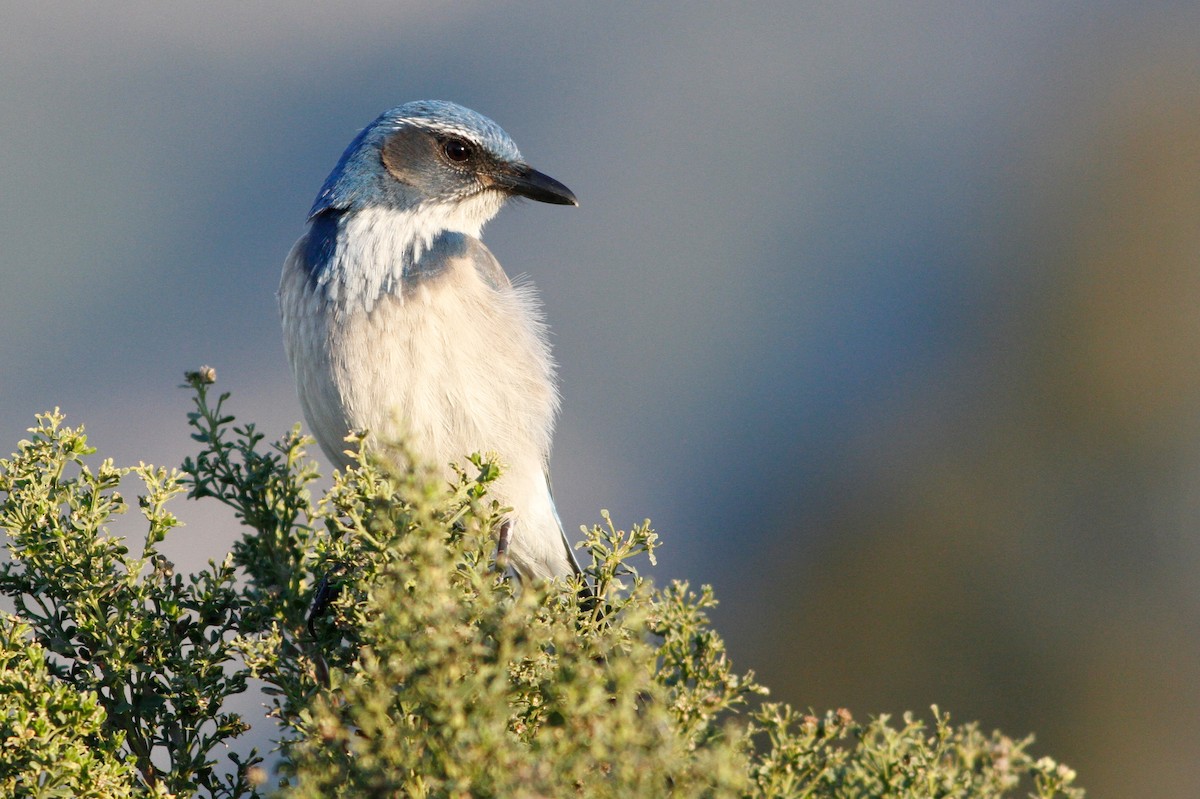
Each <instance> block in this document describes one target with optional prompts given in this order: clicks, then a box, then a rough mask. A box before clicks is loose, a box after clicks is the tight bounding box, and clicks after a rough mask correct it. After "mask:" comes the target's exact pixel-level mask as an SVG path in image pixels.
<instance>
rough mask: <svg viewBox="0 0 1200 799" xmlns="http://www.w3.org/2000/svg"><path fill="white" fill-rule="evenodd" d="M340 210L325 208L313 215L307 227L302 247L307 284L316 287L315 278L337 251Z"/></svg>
mask: <svg viewBox="0 0 1200 799" xmlns="http://www.w3.org/2000/svg"><path fill="white" fill-rule="evenodd" d="M341 219H342V212H341V211H337V210H334V209H332V208H330V209H326V210H324V211H322V212H320V213H318V214H317V215H316V216H314V217H313V219H312V222H311V223H310V224H309V227H308V242H307V243H306V244H305V247H304V265H305V268H307V269H308V280H309V284H310V285H311V286H313V287H314V288H315V287H316V284H317V278H319V277H320V276H321V273H322V272H324V271H325V268H326V267H327V266H328V265H329V262H330V261H332V260H333V256H334V253H335V252H336V251H337V237H338V229H339V228H340V227H341V225H340V222H341Z"/></svg>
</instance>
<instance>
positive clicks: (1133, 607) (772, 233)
mask: <svg viewBox="0 0 1200 799" xmlns="http://www.w3.org/2000/svg"><path fill="white" fill-rule="evenodd" d="M1197 31H1200V12H1198V11H1197V9H1196V6H1195V5H1194V4H1171V3H1157V4H1146V3H1135V2H1059V3H1031V2H1013V3H1004V4H960V3H913V4H908V3H906V4H900V3H856V4H849V3H847V4H841V3H811V2H786V3H755V4H739V5H736V6H735V5H734V4H706V3H674V4H671V3H653V4H645V5H638V6H635V5H633V4H622V5H618V4H610V3H557V2H546V3H500V4H474V3H472V4H466V3H461V4H430V3H405V2H395V0H389V1H388V2H358V3H339V4H312V5H309V6H306V5H304V4H301V3H284V2H259V3H253V4H246V3H231V2H210V3H205V4H202V5H201V4H193V5H189V6H183V5H178V4H176V5H163V4H160V3H154V2H126V3H121V4H115V3H94V4H88V5H83V4H55V5H51V4H48V3H46V4H16V3H9V4H7V7H6V8H5V9H4V11H3V18H2V24H0V74H2V75H3V79H2V80H0V279H2V283H0V336H2V337H0V341H2V344H0V441H2V442H7V443H3V444H2V446H0V449H3V450H4V451H5V452H8V451H11V450H12V449H13V448H14V447H15V445H16V442H17V440H18V439H19V438H20V437H21V436H22V435H23V434H24V429H25V428H26V427H28V426H29V425H30V424H32V423H33V414H34V413H35V412H38V411H41V410H44V409H49V408H52V407H54V406H56V405H60V406H62V407H63V409H64V410H65V411H67V413H68V414H69V418H70V420H71V421H72V422H74V423H84V424H86V425H87V427H88V429H89V430H90V431H91V436H92V441H93V443H94V444H96V445H97V446H99V447H100V448H101V451H102V453H103V454H106V455H110V456H112V457H114V458H116V459H117V461H118V462H120V463H125V464H129V463H135V462H136V461H137V460H139V459H142V460H147V461H152V462H155V463H160V464H167V465H171V464H178V463H179V462H180V461H181V460H182V458H183V457H184V456H185V455H186V454H188V453H189V452H191V451H192V442H190V441H189V439H188V436H187V430H186V428H185V424H184V415H185V413H186V412H187V410H188V408H189V406H188V399H187V396H186V394H185V393H184V392H182V391H179V390H178V389H177V388H176V386H177V385H178V384H179V383H180V382H181V376H182V373H183V371H184V370H185V369H188V368H194V367H196V366H199V365H200V364H202V363H207V364H212V365H214V366H216V367H217V369H218V373H219V385H220V387H222V388H223V389H225V390H229V391H232V392H233V395H234V397H233V405H232V409H233V410H234V411H235V412H236V413H237V414H238V415H239V416H240V417H241V418H242V419H244V420H253V421H255V422H257V423H258V424H259V426H260V427H261V428H262V429H263V430H265V431H266V432H268V433H269V434H270V435H272V436H274V435H278V434H280V433H282V432H283V431H285V430H287V429H288V428H289V427H290V426H291V425H292V424H293V423H294V422H295V421H297V420H298V419H299V417H300V411H299V406H298V404H297V401H296V399H295V396H294V393H293V389H292V384H291V378H290V375H289V374H288V371H287V367H286V364H285V362H284V356H283V351H282V346H281V343H280V335H279V329H278V322H277V317H276V311H275V302H274V296H273V295H274V291H275V287H276V283H277V280H278V272H279V266H280V263H281V262H282V259H283V257H284V255H285V254H286V253H287V251H288V248H289V247H290V246H291V244H292V242H293V241H294V240H295V238H296V237H297V236H299V235H300V233H301V232H302V230H303V222H304V215H305V212H306V210H307V209H308V207H309V204H310V203H311V201H312V198H313V196H314V194H315V193H316V191H317V189H318V188H319V187H320V185H321V182H322V181H323V180H324V178H325V176H326V174H327V173H328V171H329V169H330V168H331V167H332V166H333V164H334V163H335V161H336V159H337V157H338V155H339V154H340V152H341V150H342V148H343V147H344V146H345V145H346V144H347V143H348V142H349V141H350V139H351V138H352V137H353V136H354V134H355V133H356V132H357V131H358V130H359V129H360V128H361V127H362V126H363V125H365V124H367V123H368V122H369V121H370V120H371V119H373V118H374V117H375V115H376V114H378V113H379V112H380V111H382V110H383V109H385V108H387V107H390V106H392V105H396V104H399V103H401V102H404V101H406V100H412V99H419V98H443V99H450V100H454V101H457V102H460V103H462V104H464V105H467V106H470V107H472V108H475V109H476V110H478V111H481V112H482V113H484V114H487V115H489V116H491V117H492V118H494V119H495V120H497V121H498V122H499V123H500V124H501V125H502V126H503V127H504V128H505V129H506V130H507V131H508V132H509V133H510V134H511V135H512V136H513V137H514V139H515V140H516V141H517V142H518V144H519V145H520V146H521V148H522V150H523V152H524V154H525V155H526V156H527V157H528V158H529V160H530V161H531V163H533V164H534V165H535V166H537V167H538V168H539V169H541V170H543V171H545V172H547V173H549V174H551V175H553V176H554V177H556V178H558V179H559V180H561V181H563V182H564V183H566V184H567V185H568V186H570V187H571V188H572V189H573V190H574V191H575V192H576V194H577V195H578V196H579V198H580V202H581V207H580V208H579V209H577V210H576V209H563V208H552V207H547V206H540V205H536V204H532V203H529V204H524V205H519V206H516V207H512V208H509V209H507V210H505V211H504V212H503V213H502V214H501V216H500V218H499V219H497V220H496V221H495V222H494V223H492V225H491V226H490V227H489V228H488V230H487V232H486V236H485V239H486V241H487V242H488V244H489V246H490V247H491V248H492V250H493V251H494V252H495V253H496V254H497V256H498V257H499V259H500V261H501V262H502V263H504V264H505V265H506V266H507V267H508V268H509V270H510V271H511V272H514V273H526V274H528V275H529V276H530V277H531V278H532V279H533V280H534V282H535V283H536V284H537V285H538V287H539V288H540V290H541V294H542V297H543V299H544V301H545V304H546V310H547V315H548V318H549V321H550V323H551V325H552V327H553V330H554V345H555V352H556V354H557V357H558V359H559V361H560V362H561V365H562V368H561V382H562V390H563V396H564V411H563V414H562V418H561V423H560V426H559V433H558V437H557V443H556V448H555V453H554V463H553V468H554V479H555V487H556V494H557V496H558V498H559V502H560V505H561V510H562V515H563V517H564V519H565V520H566V521H567V524H568V526H569V527H571V528H573V529H574V528H576V527H577V526H578V525H579V524H582V523H592V522H594V521H596V520H597V519H598V513H599V510H600V509H601V508H608V509H610V510H611V511H612V513H613V515H614V517H615V518H616V519H617V521H618V522H622V523H626V524H627V523H630V522H635V521H638V520H640V519H642V518H643V517H646V516H649V517H651V518H652V519H653V520H654V522H655V525H656V527H657V528H658V529H659V530H660V532H661V533H662V535H663V537H664V541H665V543H664V546H663V549H662V550H661V553H660V554H661V559H660V564H659V566H658V567H657V568H656V569H655V570H654V573H655V575H656V577H657V578H658V579H661V580H667V579H672V578H683V579H688V580H691V581H692V582H693V583H695V584H699V583H711V584H712V585H713V586H714V587H715V589H716V592H717V595H718V596H719V597H720V598H722V599H723V604H722V605H721V607H720V609H719V610H718V612H717V613H716V614H715V617H716V622H717V624H718V626H719V628H720V629H721V630H722V631H723V632H724V634H725V635H726V637H727V639H728V643H729V647H730V650H731V653H732V656H733V658H734V661H735V663H736V664H738V665H739V666H740V667H742V668H753V669H755V670H756V671H757V672H758V673H759V675H760V676H761V677H762V678H763V679H764V680H765V681H766V682H768V683H769V684H770V685H771V686H772V687H773V689H774V696H775V698H778V699H782V700H787V701H790V702H793V703H795V704H798V705H800V706H802V707H807V706H813V707H815V708H818V709H823V708H829V707H836V706H846V707H849V708H850V709H851V710H852V711H853V712H855V713H856V714H858V715H860V716H866V715H868V714H877V713H884V712H889V713H898V712H900V711H902V710H904V709H909V708H911V709H916V710H922V709H924V708H926V707H927V706H928V705H929V704H930V703H933V702H937V703H939V704H940V705H941V707H942V708H943V709H948V710H950V711H951V712H952V713H953V714H954V717H955V718H956V719H957V720H959V721H965V720H969V719H979V720H981V721H982V722H983V724H984V726H986V727H995V726H998V727H1002V728H1003V729H1005V730H1006V731H1008V732H1010V733H1013V734H1023V733H1025V732H1028V731H1036V732H1037V734H1038V736H1039V743H1038V749H1039V750H1040V751H1042V752H1046V753H1050V754H1053V755H1055V756H1057V757H1061V758H1062V759H1064V760H1066V761H1067V762H1069V763H1070V764H1072V765H1073V766H1075V767H1076V768H1077V769H1078V770H1079V772H1080V779H1081V781H1082V783H1083V784H1084V785H1085V786H1087V787H1089V788H1090V789H1091V793H1090V795H1092V796H1095V797H1125V796H1146V795H1155V796H1186V795H1194V794H1195V793H1196V791H1197V790H1200V789H1198V786H1200V758H1197V757H1196V752H1197V751H1198V748H1200V679H1198V677H1200V623H1198V622H1200V572H1198V569H1200V535H1198V532H1200V530H1198V527H1200V367H1198V363H1200V313H1197V303H1198V300H1200V103H1198V102H1197V98H1198V97H1200V48H1198V47H1197V46H1196V38H1197ZM179 511H180V513H181V515H183V516H184V518H185V519H187V520H188V521H189V526H188V527H187V528H186V529H184V530H183V531H181V532H180V533H178V536H177V540H176V541H175V543H174V544H173V547H174V548H175V549H174V553H175V554H176V556H177V557H178V559H179V560H180V561H181V562H182V563H184V564H185V565H186V564H188V563H192V564H197V563H202V562H203V561H204V560H206V559H207V558H209V557H219V556H221V555H222V554H223V552H224V551H226V550H227V548H228V546H229V543H230V541H231V540H232V539H233V537H234V535H235V534H236V529H235V526H234V524H233V522H232V520H231V519H230V518H229V517H228V516H227V515H225V514H223V513H222V512H221V511H220V510H219V509H215V508H205V507H203V506H195V505H191V504H189V505H186V506H185V505H182V503H181V507H180V508H179ZM134 529H136V528H135V526H130V527H129V528H128V530H134Z"/></svg>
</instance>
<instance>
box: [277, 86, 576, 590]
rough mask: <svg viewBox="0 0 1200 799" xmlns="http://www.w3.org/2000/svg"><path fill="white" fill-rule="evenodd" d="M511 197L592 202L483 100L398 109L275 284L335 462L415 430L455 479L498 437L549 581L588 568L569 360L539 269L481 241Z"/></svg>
mask: <svg viewBox="0 0 1200 799" xmlns="http://www.w3.org/2000/svg"><path fill="white" fill-rule="evenodd" d="M512 198H528V199H530V200H535V201H537V202H541V203H550V204H555V205H568V206H577V205H578V204H579V203H578V201H577V200H576V198H575V195H574V194H573V193H572V192H571V190H570V189H568V188H567V187H566V186H564V185H563V184H562V183H559V182H558V181H557V180H555V179H553V178H551V177H549V176H548V175H545V174H543V173H541V172H539V171H537V170H536V169H534V168H533V167H531V166H530V165H529V164H528V163H527V162H526V161H525V159H524V158H523V157H522V155H521V153H520V151H519V150H518V149H517V146H516V144H515V143H514V142H513V140H512V138H511V137H509V135H508V134H507V133H505V132H504V130H503V129H501V128H500V126H499V125H497V124H496V123H495V122H493V121H492V120H491V119H489V118H487V117H485V116H483V115H482V114H479V113H477V112H475V111H472V110H470V109H468V108H464V107H463V106H461V105H458V104H456V103H452V102H448V101H444V100H419V101H415V102H409V103H405V104H403V105H400V106H398V107H396V108H392V109H390V110H388V111H385V112H384V113H382V114H381V115H379V117H378V118H376V119H375V120H374V121H373V122H371V124H369V125H368V126H367V127H366V128H364V129H363V130H362V131H361V132H360V133H359V134H358V135H357V136H356V137H355V138H354V140H353V141H352V142H351V143H350V145H349V146H348V147H347V148H346V150H345V152H344V153H343V154H342V156H341V158H340V159H339V160H338V162H337V165H336V166H335V167H334V168H333V171H332V172H331V173H330V174H329V177H328V178H327V179H326V180H325V183H324V185H322V187H321V190H320V191H319V192H318V194H317V197H316V200H315V201H314V203H313V205H312V208H311V210H310V211H309V214H308V220H307V222H308V227H307V230H306V232H305V233H304V235H302V236H301V237H300V238H299V240H298V241H297V242H296V244H295V245H294V246H293V247H292V249H291V252H290V253H289V254H288V256H287V258H286V260H285V261H284V265H283V271H282V275H281V277H280V284H279V292H278V300H279V309H280V315H281V318H282V324H283V338H284V347H285V350H286V352H287V357H288V360H289V362H290V364H291V368H292V372H293V376H294V377H295V382H296V389H297V393H298V395H299V399H300V405H301V408H302V410H303V413H304V417H305V419H306V421H307V423H308V426H309V428H310V430H311V432H312V433H313V435H314V437H315V438H316V440H317V442H318V444H319V445H320V447H321V449H322V450H323V451H324V453H325V455H326V456H327V457H328V458H329V459H330V461H332V462H333V464H334V465H335V466H339V467H343V468H344V467H348V466H350V465H351V464H352V460H351V458H350V454H349V453H348V452H347V451H346V448H347V443H346V439H347V436H349V435H350V434H351V433H353V432H359V431H367V432H368V435H369V436H370V437H372V438H375V439H377V440H380V441H387V440H403V441H404V442H405V443H406V445H407V446H408V447H409V449H410V450H411V452H412V453H413V455H414V456H415V457H419V458H423V459H426V460H428V461H429V462H431V463H433V464H436V465H437V466H439V467H441V468H443V469H445V470H446V475H447V477H450V476H451V475H452V471H451V469H450V464H451V463H462V462H464V461H465V460H466V458H467V457H468V456H469V455H471V454H472V453H475V452H480V453H495V454H496V455H497V456H498V458H499V462H500V465H501V474H500V476H499V478H498V479H496V481H495V482H494V483H492V485H491V487H490V490H491V494H492V496H493V497H494V498H495V499H497V500H498V501H499V502H500V504H501V505H503V506H506V507H510V508H511V511H510V512H509V513H508V515H507V516H506V518H505V520H504V523H503V524H502V526H501V546H504V545H507V547H508V552H507V558H508V563H509V565H511V567H512V569H513V570H514V571H515V572H516V573H517V575H518V576H519V577H520V578H521V579H522V580H525V581H531V580H549V579H554V578H565V577H570V576H571V575H577V574H579V573H580V568H579V563H578V561H577V560H576V558H575V555H574V552H573V550H572V548H571V545H570V542H569V541H568V539H567V537H566V535H565V533H564V531H563V526H562V522H561V520H560V519H559V515H558V512H557V510H556V508H555V504H554V498H553V495H552V494H551V490H550V481H549V477H548V465H549V457H550V448H551V439H552V436H553V431H554V424H555V419H556V417H557V414H558V410H559V394H558V388H557V384H556V374H555V371H556V365H555V363H554V361H553V359H552V356H551V352H550V344H549V340H548V331H547V326H546V323H545V321H544V317H543V313H542V306H541V303H540V300H539V299H538V296H537V294H536V292H535V291H534V289H533V287H532V285H531V284H529V283H528V282H527V281H524V280H517V281H513V280H511V279H510V278H509V276H508V274H507V273H506V272H505V270H504V269H503V268H502V267H501V266H500V263H499V262H498V261H497V260H496V258H495V256H493V255H492V253H491V252H490V251H489V250H488V248H487V247H486V246H484V244H483V242H482V241H481V240H480V235H481V232H482V229H483V226H484V225H485V224H486V223H487V222H488V221H489V220H490V219H492V218H493V217H494V216H495V215H496V214H497V213H498V212H499V211H500V209H501V207H502V206H503V205H504V204H505V203H506V202H507V201H508V200H509V199H512ZM509 536H511V538H509ZM506 538H508V540H507V541H506V540H505V539H506Z"/></svg>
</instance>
